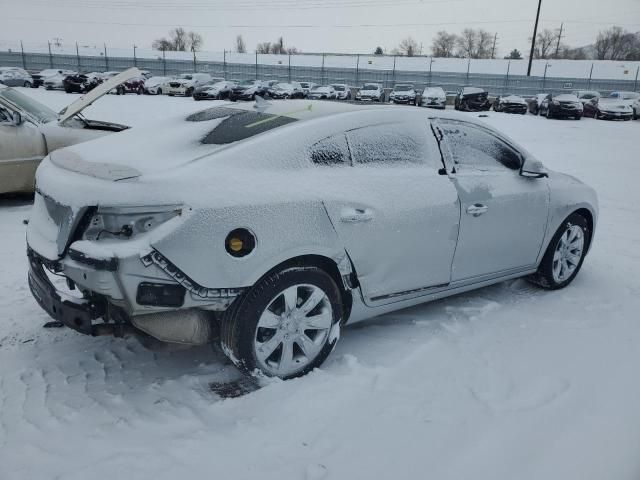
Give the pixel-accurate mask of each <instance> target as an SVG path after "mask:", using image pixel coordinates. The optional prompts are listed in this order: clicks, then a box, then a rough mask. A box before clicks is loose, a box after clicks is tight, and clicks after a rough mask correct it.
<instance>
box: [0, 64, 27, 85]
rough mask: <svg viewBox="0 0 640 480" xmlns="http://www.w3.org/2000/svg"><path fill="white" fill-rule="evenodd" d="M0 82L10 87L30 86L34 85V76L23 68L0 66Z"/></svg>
mask: <svg viewBox="0 0 640 480" xmlns="http://www.w3.org/2000/svg"><path fill="white" fill-rule="evenodd" d="M0 83H1V84H3V85H6V86H8V87H26V88H30V87H31V86H32V85H33V78H32V77H31V75H30V74H29V72H27V71H26V70H24V69H22V68H18V67H0Z"/></svg>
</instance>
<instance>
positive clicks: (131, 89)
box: [116, 75, 146, 95]
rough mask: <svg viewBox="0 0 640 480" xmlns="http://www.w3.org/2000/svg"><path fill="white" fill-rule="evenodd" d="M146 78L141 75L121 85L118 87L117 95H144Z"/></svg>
mask: <svg viewBox="0 0 640 480" xmlns="http://www.w3.org/2000/svg"><path fill="white" fill-rule="evenodd" d="M145 81H146V78H145V77H144V75H139V76H137V77H135V78H131V79H129V80H127V81H126V82H123V83H121V84H120V85H118V86H117V87H116V93H117V94H118V95H125V94H127V93H135V94H137V95H142V94H143V93H144V84H145Z"/></svg>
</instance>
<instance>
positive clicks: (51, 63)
mask: <svg viewBox="0 0 640 480" xmlns="http://www.w3.org/2000/svg"><path fill="white" fill-rule="evenodd" d="M47 43H48V44H49V68H51V69H53V55H51V42H47Z"/></svg>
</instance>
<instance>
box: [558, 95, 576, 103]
mask: <svg viewBox="0 0 640 480" xmlns="http://www.w3.org/2000/svg"><path fill="white" fill-rule="evenodd" d="M553 100H554V101H558V102H573V103H579V102H580V99H579V98H578V97H576V96H575V95H571V94H570V93H563V94H561V95H556V96H555V97H553Z"/></svg>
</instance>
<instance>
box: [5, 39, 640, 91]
mask: <svg viewBox="0 0 640 480" xmlns="http://www.w3.org/2000/svg"><path fill="white" fill-rule="evenodd" d="M183 56H184V55H183ZM187 56H188V55H187ZM219 56H222V58H217V57H216V59H214V60H203V59H198V58H196V56H194V57H193V59H191V60H188V59H185V58H166V56H165V54H164V53H163V52H157V55H156V56H155V57H150V56H146V57H143V58H140V57H134V56H130V57H128V56H109V55H107V50H106V48H105V50H104V54H102V53H101V54H99V55H80V54H77V55H69V54H58V53H32V52H16V51H2V52H0V66H17V67H23V68H25V69H27V70H30V71H40V70H43V69H46V68H61V69H69V70H75V71H80V72H93V71H97V72H104V71H120V70H124V69H126V68H129V67H134V66H136V67H138V68H140V69H142V70H148V71H149V72H151V73H152V74H153V75H162V76H172V75H176V74H179V73H188V72H194V71H197V72H206V73H210V74H211V75H212V76H214V77H223V78H225V79H227V80H236V81H241V80H249V79H261V80H272V79H273V80H281V81H309V82H314V83H317V84H331V83H344V84H347V85H350V86H360V85H362V84H363V83H366V82H374V83H381V84H382V85H383V86H384V87H385V88H391V87H393V85H395V84H397V83H410V84H413V85H414V86H415V87H416V88H419V89H422V88H424V87H426V86H441V87H442V88H444V90H445V91H447V92H455V91H456V90H457V89H458V88H460V87H462V86H465V85H473V86H476V87H482V88H485V89H487V90H488V91H489V93H490V94H492V95H502V94H505V93H514V94H519V95H535V94H537V93H541V92H545V93H560V92H563V91H571V90H598V91H600V92H602V93H603V94H607V93H609V92H611V91H615V90H631V91H637V90H638V87H639V85H638V72H639V71H640V67H638V68H637V69H636V68H634V72H635V78H634V79H630V80H617V79H603V78H591V74H590V75H589V77H588V78H570V77H566V78H565V77H557V76H554V77H548V76H546V71H547V69H546V66H545V69H544V72H545V75H544V76H531V77H528V76H525V75H510V74H509V65H510V64H507V69H506V72H505V73H504V74H490V73H473V72H472V71H471V70H470V69H469V68H468V69H467V72H443V71H435V70H433V69H432V64H433V63H435V61H433V60H432V61H431V62H430V61H428V60H425V61H424V62H423V65H424V69H423V70H407V69H400V68H398V69H396V58H395V57H394V58H393V67H391V65H390V61H389V62H388V64H389V65H388V66H386V67H382V68H381V67H378V68H367V66H369V64H370V63H371V61H369V62H362V63H363V66H364V68H362V67H361V65H360V56H359V55H357V56H356V55H353V56H345V55H335V56H331V55H328V54H327V55H326V57H329V58H330V57H333V59H334V60H335V59H339V60H343V59H346V60H348V62H347V61H342V62H336V61H333V62H331V63H334V64H335V63H342V64H346V63H352V64H353V66H352V67H344V66H341V67H337V66H328V65H327V66H325V58H326V57H325V55H321V56H318V58H321V59H322V60H321V64H320V65H308V63H309V62H305V61H303V60H304V58H305V56H304V55H282V56H278V57H277V58H278V59H277V61H274V59H273V57H274V56H272V55H258V54H255V62H253V63H249V62H247V61H246V59H247V55H245V56H244V57H243V60H244V61H243V62H242V63H240V62H237V61H235V60H234V58H233V55H230V54H228V53H227V52H224V54H221V55H218V57H219ZM228 57H229V59H228ZM250 58H252V57H250ZM399 58H400V57H399ZM387 60H390V59H389V58H387ZM296 63H298V64H296ZM305 63H307V64H305ZM316 63H319V62H316ZM328 63H330V62H327V64H328ZM469 65H470V63H469ZM591 71H593V67H592V68H591ZM634 72H631V74H633V73H634Z"/></svg>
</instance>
